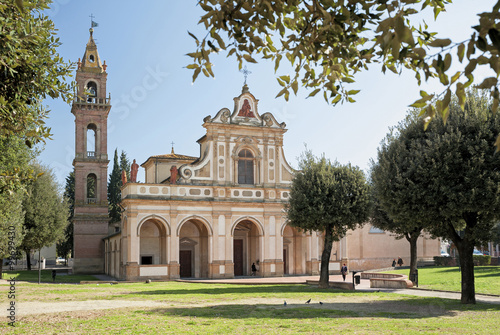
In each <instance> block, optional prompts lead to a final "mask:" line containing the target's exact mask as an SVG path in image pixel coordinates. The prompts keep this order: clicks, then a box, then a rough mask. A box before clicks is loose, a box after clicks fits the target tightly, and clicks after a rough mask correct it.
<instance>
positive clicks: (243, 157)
mask: <svg viewBox="0 0 500 335" xmlns="http://www.w3.org/2000/svg"><path fill="white" fill-rule="evenodd" d="M253 166H254V157H253V155H252V152H251V151H250V150H248V149H243V150H241V151H240V152H239V153H238V184H253V183H254V171H253V170H254V168H253Z"/></svg>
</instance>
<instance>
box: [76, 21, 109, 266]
mask: <svg viewBox="0 0 500 335" xmlns="http://www.w3.org/2000/svg"><path fill="white" fill-rule="evenodd" d="M93 32H94V29H92V28H91V29H90V37H89V41H88V42H87V46H86V48H85V53H84V54H83V59H82V60H80V59H79V60H78V69H77V71H76V93H75V98H74V101H73V104H72V106H71V113H73V114H74V115H75V159H74V160H73V166H74V168H75V215H74V219H73V222H74V232H73V240H74V242H73V243H74V245H73V247H74V249H73V250H74V264H73V271H74V273H104V242H103V240H102V239H103V238H104V237H106V236H107V235H108V225H109V218H108V198H107V195H108V187H107V173H108V162H109V160H108V153H107V141H108V140H107V124H108V114H109V111H110V109H111V105H110V97H106V79H107V76H108V74H107V73H106V67H107V66H106V62H105V61H104V63H101V59H100V57H99V53H98V52H97V46H96V44H95V41H94V38H93V36H92V35H93Z"/></svg>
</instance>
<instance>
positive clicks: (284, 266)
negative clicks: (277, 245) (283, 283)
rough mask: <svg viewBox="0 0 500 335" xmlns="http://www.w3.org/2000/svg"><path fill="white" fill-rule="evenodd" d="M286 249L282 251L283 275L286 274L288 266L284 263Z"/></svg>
mask: <svg viewBox="0 0 500 335" xmlns="http://www.w3.org/2000/svg"><path fill="white" fill-rule="evenodd" d="M286 259H287V258H286V249H283V273H284V274H286V275H287V274H288V266H287V262H286Z"/></svg>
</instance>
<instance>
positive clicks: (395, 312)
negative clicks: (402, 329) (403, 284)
mask: <svg viewBox="0 0 500 335" xmlns="http://www.w3.org/2000/svg"><path fill="white" fill-rule="evenodd" d="M464 309H465V310H475V311H500V306H491V305H487V304H477V305H474V306H471V307H470V306H469V307H464V306H463V305H460V304H459V303H457V302H454V301H451V300H447V299H437V298H428V299H426V298H410V299H405V300H399V301H372V302H369V303H344V302H328V301H326V302H324V303H323V305H320V304H319V303H318V301H316V302H311V304H309V305H306V304H293V303H292V304H288V305H287V306H283V305H281V304H279V305H272V304H256V305H245V304H232V305H216V306H207V307H190V308H157V309H153V310H147V311H140V312H139V313H143V314H159V315H165V316H184V317H198V318H226V319H248V318H254V319H258V318H262V319H317V318H328V319H330V318H342V317H348V318H366V317H382V318H393V319H407V318H410V319H419V318H422V319H423V318H434V317H442V316H455V315H456V314H457V312H459V311H462V310H464Z"/></svg>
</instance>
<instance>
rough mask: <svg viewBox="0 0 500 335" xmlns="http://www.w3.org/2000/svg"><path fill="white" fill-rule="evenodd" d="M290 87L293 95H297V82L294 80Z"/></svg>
mask: <svg viewBox="0 0 500 335" xmlns="http://www.w3.org/2000/svg"><path fill="white" fill-rule="evenodd" d="M291 86H292V89H293V94H295V95H297V90H298V89H299V83H298V82H297V80H294V81H293V82H292V85H291Z"/></svg>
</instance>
